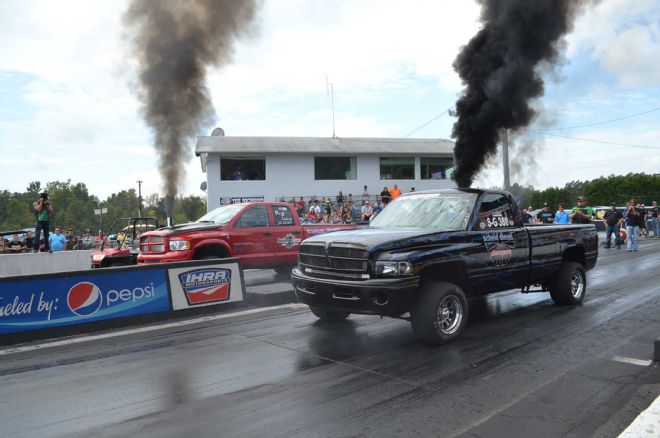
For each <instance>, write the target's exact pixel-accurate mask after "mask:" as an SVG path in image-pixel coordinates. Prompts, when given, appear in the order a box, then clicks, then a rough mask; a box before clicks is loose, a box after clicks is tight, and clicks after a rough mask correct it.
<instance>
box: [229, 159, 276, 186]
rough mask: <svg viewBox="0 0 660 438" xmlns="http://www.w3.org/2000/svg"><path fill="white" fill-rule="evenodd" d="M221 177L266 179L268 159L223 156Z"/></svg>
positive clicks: (232, 179)
mask: <svg viewBox="0 0 660 438" xmlns="http://www.w3.org/2000/svg"><path fill="white" fill-rule="evenodd" d="M220 179H221V180H222V181H264V180H265V179H266V159H265V158H238V157H237V158H221V159H220Z"/></svg>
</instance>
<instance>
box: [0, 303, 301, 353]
mask: <svg viewBox="0 0 660 438" xmlns="http://www.w3.org/2000/svg"><path fill="white" fill-rule="evenodd" d="M306 307H307V306H306V305H305V304H282V305H280V306H272V307H259V308H256V309H248V310H242V311H240V312H233V313H223V314H220V315H210V316H202V317H199V318H195V319H187V320H185V321H178V322H170V323H167V324H160V325H150V326H147V327H139V328H134V329H128V330H120V331H115V332H110V333H102V334H98V335H89V336H87V335H85V336H79V337H75V338H67V339H62V340H59V341H52V342H47V343H44V344H33V345H24V346H18V347H9V348H5V349H2V350H0V356H6V355H10V354H16V353H24V352H26V351H35V350H45V349H47V348H54V347H61V346H63V345H73V344H81V343H84V342H91V341H98V340H99V339H110V338H116V337H119V336H127V335H135V334H137V333H147V332H154V331H156V330H163V329H168V328H175V327H185V326H187V325H193V324H199V323H202V322H208V321H217V320H221V319H228V318H235V317H239V316H245V315H254V314H256V313H263V312H268V311H270V310H278V309H290V310H298V309H304V308H306Z"/></svg>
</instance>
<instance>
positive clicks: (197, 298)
mask: <svg viewBox="0 0 660 438" xmlns="http://www.w3.org/2000/svg"><path fill="white" fill-rule="evenodd" d="M168 275H169V280H170V291H171V294H172V308H173V309H174V310H179V309H189V308H191V307H200V306H210V305H215V304H222V303H233V302H236V301H242V300H243V279H242V277H241V272H240V270H239V266H238V263H236V262H230V263H214V264H212V265H207V266H194V267H192V266H190V267H185V268H170V269H168Z"/></svg>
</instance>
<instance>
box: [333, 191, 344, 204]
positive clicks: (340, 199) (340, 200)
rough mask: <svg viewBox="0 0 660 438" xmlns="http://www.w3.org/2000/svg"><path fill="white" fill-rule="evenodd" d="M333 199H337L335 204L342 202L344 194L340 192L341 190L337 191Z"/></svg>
mask: <svg viewBox="0 0 660 438" xmlns="http://www.w3.org/2000/svg"><path fill="white" fill-rule="evenodd" d="M335 200H336V201H337V204H343V203H344V194H343V193H342V192H341V190H340V191H339V193H337V196H336V197H335Z"/></svg>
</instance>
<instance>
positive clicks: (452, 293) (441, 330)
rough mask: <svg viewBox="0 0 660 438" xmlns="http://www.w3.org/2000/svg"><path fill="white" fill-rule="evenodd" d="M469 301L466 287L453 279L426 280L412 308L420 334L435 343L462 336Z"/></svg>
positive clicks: (443, 342)
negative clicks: (430, 281) (448, 281)
mask: <svg viewBox="0 0 660 438" xmlns="http://www.w3.org/2000/svg"><path fill="white" fill-rule="evenodd" d="M467 318H468V302H467V298H466V296H465V292H463V290H462V289H461V288H460V287H458V286H456V285H455V284H452V283H447V282H444V281H436V282H432V283H428V284H426V285H425V286H424V287H423V288H422V290H421V297H420V298H419V300H418V301H417V303H416V304H415V306H414V307H413V309H412V311H411V312H410V322H411V323H412V328H413V331H414V332H415V334H416V335H417V337H419V338H420V339H422V340H424V341H426V342H429V343H431V344H446V343H449V342H452V341H454V340H455V339H456V338H458V337H459V336H460V334H461V332H462V331H463V328H464V327H465V324H466V323H467Z"/></svg>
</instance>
